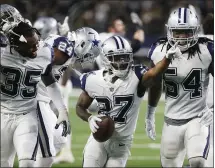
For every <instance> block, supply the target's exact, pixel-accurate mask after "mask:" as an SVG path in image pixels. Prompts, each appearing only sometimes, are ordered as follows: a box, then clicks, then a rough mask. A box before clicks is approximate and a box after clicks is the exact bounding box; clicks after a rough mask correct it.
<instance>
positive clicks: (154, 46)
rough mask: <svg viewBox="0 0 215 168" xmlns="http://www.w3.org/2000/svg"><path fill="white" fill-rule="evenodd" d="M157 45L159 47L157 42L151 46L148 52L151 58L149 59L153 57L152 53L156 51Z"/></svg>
mask: <svg viewBox="0 0 215 168" xmlns="http://www.w3.org/2000/svg"><path fill="white" fill-rule="evenodd" d="M156 47H157V44H156V43H154V44H152V46H151V48H150V50H149V53H148V58H149V59H151V57H152V54H153V52H154V50H155V48H156Z"/></svg>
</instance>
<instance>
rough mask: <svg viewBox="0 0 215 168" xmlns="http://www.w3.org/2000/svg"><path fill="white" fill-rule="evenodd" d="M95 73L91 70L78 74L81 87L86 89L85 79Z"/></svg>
mask: <svg viewBox="0 0 215 168" xmlns="http://www.w3.org/2000/svg"><path fill="white" fill-rule="evenodd" d="M95 74H96V73H95V72H94V71H91V72H88V73H84V74H82V75H81V76H80V82H81V89H82V90H84V91H86V90H85V88H86V81H87V78H88V77H89V76H90V75H95Z"/></svg>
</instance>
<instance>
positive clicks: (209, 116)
mask: <svg viewBox="0 0 215 168" xmlns="http://www.w3.org/2000/svg"><path fill="white" fill-rule="evenodd" d="M198 117H201V118H200V121H199V122H200V123H201V124H202V125H205V126H206V127H208V126H210V125H212V124H213V113H212V112H211V110H210V109H208V110H206V111H204V110H203V111H202V112H200V113H199V114H198Z"/></svg>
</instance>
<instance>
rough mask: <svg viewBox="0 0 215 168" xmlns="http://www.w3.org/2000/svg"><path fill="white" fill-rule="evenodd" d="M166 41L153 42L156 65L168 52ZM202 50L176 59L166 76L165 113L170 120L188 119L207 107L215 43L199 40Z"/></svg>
mask: <svg viewBox="0 0 215 168" xmlns="http://www.w3.org/2000/svg"><path fill="white" fill-rule="evenodd" d="M167 44H168V43H167V42H166V43H164V44H154V45H152V47H151V50H150V51H149V58H150V59H151V60H152V61H153V62H154V64H157V63H158V62H159V61H161V60H162V59H163V57H164V56H165V54H166V51H167ZM199 49H200V52H201V53H199V54H198V53H196V54H195V55H194V56H193V57H192V58H190V59H189V60H187V59H188V53H187V52H186V53H184V54H183V55H182V56H183V58H185V59H174V60H173V61H172V63H171V64H170V65H169V68H168V69H167V70H166V72H165V73H164V75H163V78H164V81H165V86H166V87H165V88H166V89H165V91H166V106H165V116H166V117H169V118H171V119H189V118H193V117H197V115H198V114H199V113H200V112H201V111H203V110H205V109H206V96H207V88H208V83H209V67H210V65H211V64H212V62H213V61H212V54H213V42H208V43H204V44H201V43H199Z"/></svg>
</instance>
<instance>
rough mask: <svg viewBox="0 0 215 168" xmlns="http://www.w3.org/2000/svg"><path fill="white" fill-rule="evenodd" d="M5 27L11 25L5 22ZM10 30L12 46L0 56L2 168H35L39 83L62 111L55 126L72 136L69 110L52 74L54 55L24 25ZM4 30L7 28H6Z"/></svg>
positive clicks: (19, 24)
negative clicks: (17, 164)
mask: <svg viewBox="0 0 215 168" xmlns="http://www.w3.org/2000/svg"><path fill="white" fill-rule="evenodd" d="M4 24H8V25H11V24H10V23H8V22H6V23H4ZM12 25H13V27H10V28H9V27H8V28H9V31H8V32H7V37H8V39H9V45H8V46H7V47H6V49H5V52H4V53H3V55H1V166H3V167H9V166H10V167H11V166H12V165H13V160H14V156H15V152H17V155H18V159H19V166H20V167H33V164H34V160H35V156H36V151H37V146H38V140H39V136H38V118H37V100H36V96H37V83H38V82H39V81H40V80H41V79H42V81H43V82H44V84H45V85H46V87H47V90H48V92H49V93H50V95H51V99H52V100H53V102H54V104H55V105H56V108H57V109H58V111H59V116H58V120H57V122H56V126H57V127H59V124H61V123H62V124H63V125H64V127H63V132H62V134H63V135H67V134H68V133H69V132H70V124H69V118H68V112H67V109H66V107H65V105H64V103H63V100H62V98H61V93H60V89H59V88H58V86H57V84H56V82H55V79H54V77H53V76H52V73H51V66H52V56H53V55H52V51H51V48H50V46H48V45H47V44H46V43H43V42H41V43H39V32H38V31H37V30H36V29H35V28H33V27H31V26H29V25H28V24H27V23H25V22H22V21H21V22H19V23H13V24H12ZM4 26H5V25H4Z"/></svg>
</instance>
